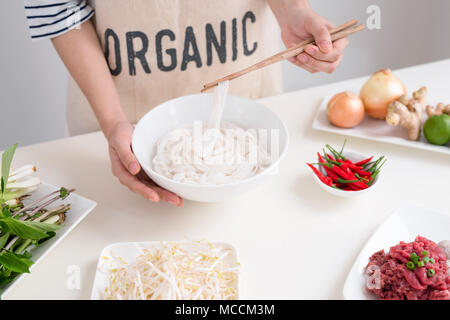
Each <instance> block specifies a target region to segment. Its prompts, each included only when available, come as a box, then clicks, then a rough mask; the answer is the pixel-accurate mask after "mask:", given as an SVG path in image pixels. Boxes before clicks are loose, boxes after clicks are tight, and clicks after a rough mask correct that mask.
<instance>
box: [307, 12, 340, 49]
mask: <svg viewBox="0 0 450 320" xmlns="http://www.w3.org/2000/svg"><path fill="white" fill-rule="evenodd" d="M305 26H306V28H307V29H308V31H309V32H310V33H311V34H312V35H313V37H314V40H315V41H316V43H317V45H318V46H319V49H320V51H322V52H323V53H328V52H330V51H331V50H332V48H333V46H332V43H331V36H330V31H329V30H328V25H327V23H326V22H325V20H322V19H311V20H309V21H307V24H305Z"/></svg>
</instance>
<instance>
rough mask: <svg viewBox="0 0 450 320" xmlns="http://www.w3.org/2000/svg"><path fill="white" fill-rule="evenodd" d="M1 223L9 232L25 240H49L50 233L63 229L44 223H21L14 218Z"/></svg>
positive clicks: (2, 220)
mask: <svg viewBox="0 0 450 320" xmlns="http://www.w3.org/2000/svg"><path fill="white" fill-rule="evenodd" d="M0 222H3V223H4V224H5V225H6V227H7V228H8V230H9V231H10V232H11V233H13V234H15V235H16V236H18V237H20V238H23V239H31V240H39V239H43V238H47V237H48V234H47V233H46V232H48V231H55V230H58V229H60V228H61V226H58V225H54V224H48V223H43V222H33V221H19V220H16V219H14V218H2V219H0Z"/></svg>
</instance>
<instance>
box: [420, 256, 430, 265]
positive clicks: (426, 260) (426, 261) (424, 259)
mask: <svg viewBox="0 0 450 320" xmlns="http://www.w3.org/2000/svg"><path fill="white" fill-rule="evenodd" d="M422 261H423V262H424V263H425V264H427V263H428V262H430V258H428V257H424V258H423V259H422Z"/></svg>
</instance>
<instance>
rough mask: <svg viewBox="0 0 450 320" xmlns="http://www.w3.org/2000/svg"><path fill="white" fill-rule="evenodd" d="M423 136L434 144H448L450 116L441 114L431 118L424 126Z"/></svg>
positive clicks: (449, 138)
mask: <svg viewBox="0 0 450 320" xmlns="http://www.w3.org/2000/svg"><path fill="white" fill-rule="evenodd" d="M423 134H424V135H425V138H427V140H428V142H430V143H432V144H437V145H444V144H446V143H447V142H448V141H449V140H450V116H448V115H446V114H441V115H438V116H437V115H435V116H431V117H429V118H428V120H427V121H426V122H425V125H424V126H423Z"/></svg>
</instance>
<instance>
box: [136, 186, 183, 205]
mask: <svg viewBox="0 0 450 320" xmlns="http://www.w3.org/2000/svg"><path fill="white" fill-rule="evenodd" d="M144 183H145V184H146V185H147V186H149V187H150V188H151V189H153V190H154V191H156V192H157V193H158V195H159V197H160V198H161V199H162V200H164V201H167V202H169V203H171V204H173V205H175V206H177V207H181V206H182V205H183V199H182V198H180V197H179V196H177V195H176V194H174V193H172V192H170V191H168V190H166V189H163V188H161V187H159V186H157V185H156V184H154V183H153V184H152V183H150V184H149V183H148V182H144Z"/></svg>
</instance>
